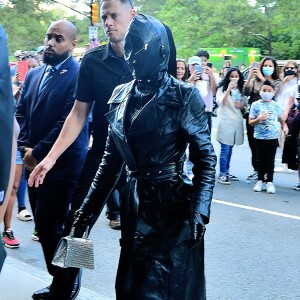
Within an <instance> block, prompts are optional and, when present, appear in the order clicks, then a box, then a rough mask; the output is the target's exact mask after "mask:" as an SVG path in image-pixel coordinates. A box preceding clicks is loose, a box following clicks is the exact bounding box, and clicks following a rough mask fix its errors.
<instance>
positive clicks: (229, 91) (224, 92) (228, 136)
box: [216, 68, 244, 185]
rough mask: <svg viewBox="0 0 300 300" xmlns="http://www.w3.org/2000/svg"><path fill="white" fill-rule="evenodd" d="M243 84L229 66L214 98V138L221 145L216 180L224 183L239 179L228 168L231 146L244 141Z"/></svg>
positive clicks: (233, 69)
mask: <svg viewBox="0 0 300 300" xmlns="http://www.w3.org/2000/svg"><path fill="white" fill-rule="evenodd" d="M243 85H244V80H243V75H242V73H241V72H240V70H239V69H238V68H231V69H230V70H229V71H228V72H227V73H226V75H225V78H224V79H223V80H222V81H221V83H220V85H219V88H218V90H217V96H216V100H217V104H218V105H219V108H218V116H217V118H218V125H217V134H216V139H217V141H219V143H220V145H221V152H220V158H219V167H220V174H219V178H218V182H219V183H222V184H226V185H228V184H230V183H231V181H238V180H239V179H238V178H237V177H236V176H234V175H232V174H230V172H229V169H230V160H231V155H232V149H233V146H235V145H237V146H238V145H242V144H243V143H244V124H243V123H244V122H243V115H242V111H243V109H244V106H243V101H242V90H243Z"/></svg>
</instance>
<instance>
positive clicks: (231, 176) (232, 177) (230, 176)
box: [228, 174, 240, 181]
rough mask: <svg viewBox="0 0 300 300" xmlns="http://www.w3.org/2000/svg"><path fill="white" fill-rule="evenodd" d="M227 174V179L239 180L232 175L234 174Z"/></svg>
mask: <svg viewBox="0 0 300 300" xmlns="http://www.w3.org/2000/svg"><path fill="white" fill-rule="evenodd" d="M228 176H229V179H230V180H231V181H240V180H239V179H238V178H237V177H236V176H234V175H231V174H229V175H228Z"/></svg>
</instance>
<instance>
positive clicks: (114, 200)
mask: <svg viewBox="0 0 300 300" xmlns="http://www.w3.org/2000/svg"><path fill="white" fill-rule="evenodd" d="M101 159H102V156H101V155H99V154H98V153H96V152H95V151H94V150H93V149H90V150H89V151H88V154H87V156H86V159H85V163H84V166H83V169H82V173H81V176H80V179H79V181H78V183H77V186H76V188H75V190H74V194H73V197H72V202H71V209H70V211H69V213H68V217H67V221H66V223H65V231H64V235H65V236H67V235H69V233H70V230H71V227H72V224H73V222H74V214H75V212H76V210H78V209H79V208H80V206H81V204H82V203H83V201H84V199H85V196H86V195H87V193H88V191H89V188H90V186H91V183H92V182H93V179H94V177H95V175H96V172H97V170H98V167H99V164H100V162H101ZM122 186H123V183H122V181H120V184H118V185H117V186H116V189H118V191H114V192H113V193H112V195H111V196H110V197H109V199H108V202H107V217H108V219H115V218H119V217H120V198H119V194H122V193H123V192H122V191H121V190H122ZM97 219H98V216H95V217H94V219H93V220H92V222H91V225H90V230H91V228H92V226H93V225H94V224H95V222H96V221H97ZM83 232H84V228H77V229H76V231H75V236H77V237H82V235H83ZM78 274H79V269H78V268H67V269H61V268H57V269H56V272H55V276H54V277H53V281H52V284H51V289H53V290H55V293H56V296H55V298H53V300H67V299H69V298H70V296H71V293H72V289H73V285H74V282H75V279H76V277H77V276H78ZM51 299H52V298H51Z"/></svg>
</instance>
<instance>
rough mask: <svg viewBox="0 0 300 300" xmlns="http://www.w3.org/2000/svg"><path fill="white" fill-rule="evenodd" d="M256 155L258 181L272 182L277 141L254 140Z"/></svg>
mask: <svg viewBox="0 0 300 300" xmlns="http://www.w3.org/2000/svg"><path fill="white" fill-rule="evenodd" d="M254 142H255V148H256V155H257V172H258V180H262V181H264V182H273V175H274V164H275V155H276V150H277V146H278V139H273V140H259V139H254Z"/></svg>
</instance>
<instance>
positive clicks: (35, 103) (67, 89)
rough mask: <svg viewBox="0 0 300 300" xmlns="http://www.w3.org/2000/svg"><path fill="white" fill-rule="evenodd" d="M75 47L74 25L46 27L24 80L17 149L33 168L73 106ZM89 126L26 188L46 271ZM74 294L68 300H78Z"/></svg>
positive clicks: (42, 293)
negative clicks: (37, 58)
mask: <svg viewBox="0 0 300 300" xmlns="http://www.w3.org/2000/svg"><path fill="white" fill-rule="evenodd" d="M76 44H77V30H76V27H75V26H74V25H73V24H72V23H71V22H69V21H67V20H59V21H56V22H54V23H52V24H51V25H50V27H49V28H48V31H47V33H46V38H45V42H44V47H45V52H44V65H43V66H40V67H38V68H35V69H32V70H31V71H30V72H29V73H28V74H27V76H26V79H25V82H24V85H23V88H22V91H21V96H20V99H19V102H18V106H17V111H16V117H17V120H18V122H19V124H20V136H19V139H18V146H19V148H20V149H21V150H22V151H23V154H24V158H23V161H24V163H25V165H26V167H27V169H28V170H32V169H33V168H34V167H35V166H36V165H37V164H38V163H39V162H40V161H41V160H42V159H43V158H44V157H45V156H46V155H47V153H48V152H49V150H50V149H51V147H52V146H53V144H54V142H55V140H56V139H57V137H58V136H59V133H60V131H61V128H62V126H63V124H64V121H65V118H66V116H67V115H68V113H69V112H70V110H71V108H72V106H73V103H74V98H73V94H74V89H75V84H76V80H77V75H78V71H79V64H78V63H77V62H76V61H75V59H74V58H73V57H72V51H73V50H74V48H75V47H76ZM86 127H87V126H84V129H83V130H82V131H81V133H80V134H79V135H78V137H77V138H76V139H75V141H74V142H73V143H72V145H71V146H70V147H69V148H68V149H67V150H66V151H65V152H64V153H63V154H62V156H61V157H60V158H59V159H57V161H56V164H55V166H54V167H53V169H52V170H51V172H49V174H48V176H47V179H45V181H44V184H43V185H41V186H39V187H37V188H36V187H30V188H29V200H30V204H31V206H32V207H31V208H32V211H33V213H34V219H35V224H36V229H37V232H38V234H39V239H40V242H41V245H42V248H43V252H44V256H45V260H46V264H47V268H48V271H49V273H50V274H51V275H54V273H55V267H54V266H53V265H51V261H52V258H53V255H54V252H55V249H56V246H57V244H58V242H59V240H60V238H61V237H62V236H63V225H64V222H65V218H66V215H67V212H68V209H69V204H70V202H71V196H72V193H73V190H74V188H75V185H76V182H77V180H78V177H79V174H80V171H81V168H82V165H83V162H84V159H85V155H86V151H87V141H88V137H87V128H86ZM50 289H51V287H50V286H49V287H47V288H44V289H42V290H39V291H37V292H35V293H34V294H33V296H32V297H33V299H47V298H48V296H49V291H50ZM77 293H78V289H77V290H75V291H74V295H73V296H72V299H74V298H75V297H76V294H77Z"/></svg>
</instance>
